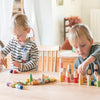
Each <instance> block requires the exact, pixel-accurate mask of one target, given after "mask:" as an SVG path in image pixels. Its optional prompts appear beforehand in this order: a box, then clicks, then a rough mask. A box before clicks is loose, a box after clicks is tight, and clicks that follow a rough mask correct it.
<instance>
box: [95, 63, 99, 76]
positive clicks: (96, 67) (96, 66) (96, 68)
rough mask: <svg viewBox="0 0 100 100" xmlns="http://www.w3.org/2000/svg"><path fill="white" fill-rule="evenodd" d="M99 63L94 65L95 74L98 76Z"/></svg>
mask: <svg viewBox="0 0 100 100" xmlns="http://www.w3.org/2000/svg"><path fill="white" fill-rule="evenodd" d="M97 71H98V65H97V64H95V65H94V76H95V77H96V76H97V75H98V72H97Z"/></svg>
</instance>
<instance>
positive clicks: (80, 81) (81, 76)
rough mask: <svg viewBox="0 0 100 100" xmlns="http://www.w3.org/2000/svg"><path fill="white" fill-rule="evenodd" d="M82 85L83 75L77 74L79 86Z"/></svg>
mask: <svg viewBox="0 0 100 100" xmlns="http://www.w3.org/2000/svg"><path fill="white" fill-rule="evenodd" d="M82 84H83V75H82V74H79V85H82Z"/></svg>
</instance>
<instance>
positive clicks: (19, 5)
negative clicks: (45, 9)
mask: <svg viewBox="0 0 100 100" xmlns="http://www.w3.org/2000/svg"><path fill="white" fill-rule="evenodd" d="M17 13H24V7H23V0H14V5H13V15H14V14H17Z"/></svg>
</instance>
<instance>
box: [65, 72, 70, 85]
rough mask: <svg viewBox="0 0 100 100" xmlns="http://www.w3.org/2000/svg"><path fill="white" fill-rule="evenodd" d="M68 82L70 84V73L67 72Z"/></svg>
mask: <svg viewBox="0 0 100 100" xmlns="http://www.w3.org/2000/svg"><path fill="white" fill-rule="evenodd" d="M66 82H67V83H70V73H69V72H66Z"/></svg>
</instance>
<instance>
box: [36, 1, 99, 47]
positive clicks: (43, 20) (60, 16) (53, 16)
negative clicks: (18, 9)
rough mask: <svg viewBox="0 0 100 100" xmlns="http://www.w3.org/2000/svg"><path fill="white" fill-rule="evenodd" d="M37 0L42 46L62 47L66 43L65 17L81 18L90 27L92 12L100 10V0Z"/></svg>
mask: <svg viewBox="0 0 100 100" xmlns="http://www.w3.org/2000/svg"><path fill="white" fill-rule="evenodd" d="M63 2H64V4H63V6H57V4H56V0H35V8H36V15H37V16H36V17H37V22H38V27H39V34H40V42H41V45H58V44H59V45H62V43H63V42H64V17H69V16H79V17H80V18H81V19H82V22H83V23H84V24H87V25H88V26H89V27H90V10H91V9H94V8H100V0H63Z"/></svg>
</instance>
